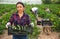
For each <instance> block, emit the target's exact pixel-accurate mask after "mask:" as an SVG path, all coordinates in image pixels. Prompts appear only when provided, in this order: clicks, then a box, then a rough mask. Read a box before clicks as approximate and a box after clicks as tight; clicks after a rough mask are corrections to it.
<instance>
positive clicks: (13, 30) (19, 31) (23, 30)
mask: <svg viewBox="0 0 60 39" xmlns="http://www.w3.org/2000/svg"><path fill="white" fill-rule="evenodd" d="M32 32H33V28H32V27H29V26H19V27H17V26H9V27H8V35H13V34H14V35H23V34H32Z"/></svg>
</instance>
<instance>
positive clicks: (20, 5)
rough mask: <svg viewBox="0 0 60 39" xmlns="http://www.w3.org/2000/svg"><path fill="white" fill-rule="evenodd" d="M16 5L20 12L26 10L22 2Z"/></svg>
mask: <svg viewBox="0 0 60 39" xmlns="http://www.w3.org/2000/svg"><path fill="white" fill-rule="evenodd" d="M16 7H17V10H18V12H23V11H24V7H23V5H22V4H17V6H16Z"/></svg>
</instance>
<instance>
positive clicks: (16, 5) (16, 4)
mask: <svg viewBox="0 0 60 39" xmlns="http://www.w3.org/2000/svg"><path fill="white" fill-rule="evenodd" d="M18 4H21V5H23V7H25V5H24V4H23V3H22V2H17V3H16V7H17V5H18Z"/></svg>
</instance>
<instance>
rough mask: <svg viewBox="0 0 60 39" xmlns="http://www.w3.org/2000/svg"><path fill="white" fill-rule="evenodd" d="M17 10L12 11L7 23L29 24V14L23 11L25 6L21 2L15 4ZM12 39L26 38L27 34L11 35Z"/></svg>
mask: <svg viewBox="0 0 60 39" xmlns="http://www.w3.org/2000/svg"><path fill="white" fill-rule="evenodd" d="M16 8H17V12H16V13H13V14H12V16H11V18H10V20H9V22H8V23H7V25H12V24H14V25H15V26H17V25H21V26H24V25H29V24H30V18H29V16H28V15H27V14H26V13H25V12H24V10H25V6H24V4H23V3H22V2H18V3H17V4H16ZM13 39H28V37H27V35H26V34H24V35H13Z"/></svg>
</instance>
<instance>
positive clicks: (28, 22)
mask: <svg viewBox="0 0 60 39" xmlns="http://www.w3.org/2000/svg"><path fill="white" fill-rule="evenodd" d="M26 24H27V25H28V26H29V25H30V18H29V16H28V15H27V18H26Z"/></svg>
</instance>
